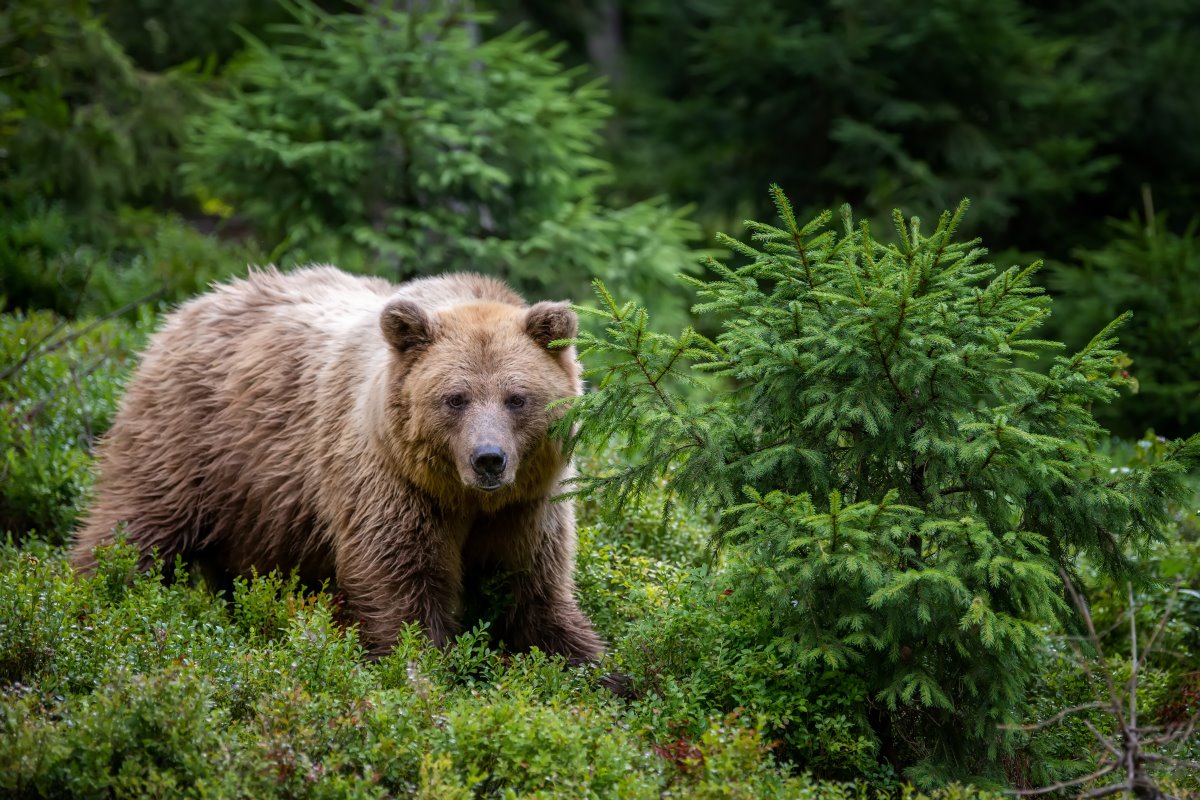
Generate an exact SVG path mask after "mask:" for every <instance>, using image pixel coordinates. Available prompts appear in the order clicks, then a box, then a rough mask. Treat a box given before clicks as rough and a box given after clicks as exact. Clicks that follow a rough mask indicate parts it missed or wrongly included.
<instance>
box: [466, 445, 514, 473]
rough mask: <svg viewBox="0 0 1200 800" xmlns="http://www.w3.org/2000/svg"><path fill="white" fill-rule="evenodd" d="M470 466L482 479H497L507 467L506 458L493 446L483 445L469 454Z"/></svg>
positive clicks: (502, 452) (501, 451)
mask: <svg viewBox="0 0 1200 800" xmlns="http://www.w3.org/2000/svg"><path fill="white" fill-rule="evenodd" d="M471 466H472V467H473V468H474V469H475V472H476V474H478V475H479V476H480V477H482V478H499V477H500V474H501V473H502V472H504V468H505V467H506V466H508V456H506V455H505V454H504V451H503V450H501V449H500V448H499V447H497V446H496V445H494V444H485V445H482V446H480V447H476V448H475V452H474V453H471Z"/></svg>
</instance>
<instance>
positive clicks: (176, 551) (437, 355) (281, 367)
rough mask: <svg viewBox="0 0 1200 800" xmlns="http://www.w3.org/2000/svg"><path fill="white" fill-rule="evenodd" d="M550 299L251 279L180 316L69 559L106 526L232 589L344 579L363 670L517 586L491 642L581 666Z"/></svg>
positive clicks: (558, 355) (474, 288)
mask: <svg viewBox="0 0 1200 800" xmlns="http://www.w3.org/2000/svg"><path fill="white" fill-rule="evenodd" d="M575 330H576V320H575V316H574V314H573V313H572V312H571V311H570V309H569V307H568V306H567V305H566V304H563V303H538V304H536V305H534V306H532V307H527V306H526V305H525V304H524V303H523V301H522V300H521V298H520V297H518V296H517V295H516V294H514V293H513V292H512V291H511V290H510V289H509V288H508V287H506V286H504V285H503V284H501V283H500V282H498V281H495V280H491V279H489V278H484V277H481V276H478V275H451V276H447V277H441V278H428V279H424V280H419V281H414V282H411V283H408V284H405V285H403V286H395V285H392V284H390V283H388V282H386V281H383V280H380V279H366V278H358V277H353V276H350V275H347V274H345V273H342V272H340V271H338V270H336V269H333V268H331V267H314V268H308V269H303V270H298V271H296V272H293V273H291V274H286V275H285V274H280V273H279V272H277V271H275V270H274V269H268V270H265V271H261V272H253V273H251V275H250V276H249V277H248V278H247V279H245V280H238V281H234V282H232V283H230V284H228V285H224V286H221V287H218V288H217V289H216V290H215V291H213V292H211V293H209V294H207V295H204V296H202V297H199V298H197V299H195V300H193V301H191V302H190V303H188V304H186V305H184V306H183V307H182V308H180V309H179V310H178V311H176V312H175V313H173V314H172V315H171V316H170V317H169V318H168V319H167V321H166V324H165V325H164V327H163V328H162V330H161V331H160V332H159V333H158V334H156V335H155V337H154V338H153V339H152V341H151V343H150V346H149V348H148V350H147V351H146V353H145V355H144V357H143V359H142V362H141V365H140V367H139V368H138V370H137V372H136V374H135V375H134V377H133V379H132V381H131V383H130V384H129V388H128V391H127V393H126V396H125V400H124V404H123V406H122V408H121V410H120V413H119V414H118V415H117V419H116V422H115V423H114V425H113V428H112V430H111V431H110V432H109V434H108V435H107V437H106V438H105V439H104V441H103V443H102V445H101V447H100V455H99V474H98V481H97V490H96V501H95V503H94V505H93V506H92V508H91V510H90V512H89V514H88V516H87V519H86V523H85V524H84V526H83V527H82V529H81V530H79V531H78V533H77V535H76V544H75V549H74V563H75V564H76V566H77V567H79V568H81V569H87V568H89V567H91V566H93V565H94V564H95V561H94V557H93V554H92V551H93V548H95V547H96V546H97V545H99V544H103V543H106V542H109V541H111V540H112V538H113V531H114V528H116V527H117V526H118V525H119V524H121V523H124V524H125V526H126V527H125V530H126V532H127V536H128V538H129V540H130V541H131V542H132V543H133V544H135V545H136V546H137V547H138V548H139V549H140V550H141V552H142V554H143V564H144V565H145V564H146V563H148V562H149V560H150V558H151V551H152V550H153V549H154V548H157V550H158V552H159V554H160V555H161V557H162V558H163V559H164V560H165V562H166V563H167V564H171V563H173V561H174V558H175V556H176V555H182V556H183V557H184V559H185V560H188V561H193V562H205V563H208V564H210V565H215V566H216V567H218V568H220V569H222V570H224V571H226V572H227V573H232V574H246V573H248V572H249V571H250V570H251V568H256V569H257V570H258V571H259V572H263V571H266V570H270V569H272V568H274V567H280V568H282V569H284V570H289V569H291V568H292V567H299V569H300V571H301V574H302V575H303V576H304V577H305V578H306V579H308V580H318V581H319V580H323V579H325V578H329V577H332V578H335V579H336V581H337V585H338V587H339V588H340V589H341V590H342V591H344V592H345V595H346V597H347V600H348V604H349V606H350V608H351V609H352V611H353V612H354V613H355V614H356V615H357V616H358V618H359V619H360V620H361V626H360V628H361V636H362V638H363V641H364V643H365V644H366V645H367V646H368V647H369V648H370V649H371V651H372V652H374V653H376V654H379V653H383V652H386V651H387V650H389V649H390V648H391V646H392V644H393V643H394V642H395V639H396V636H397V633H398V632H399V630H400V627H401V626H402V625H403V624H404V623H406V622H411V621H417V622H420V623H421V624H422V625H423V626H424V628H425V630H426V632H427V633H428V634H429V636H430V637H431V638H432V639H433V640H434V641H435V642H436V643H438V644H444V643H445V642H446V641H447V639H448V638H450V637H452V636H453V634H454V633H455V632H456V631H457V630H458V629H459V624H460V619H459V617H460V613H461V610H462V605H463V594H464V589H466V590H467V591H473V589H472V588H471V587H470V586H465V584H466V583H467V582H468V581H469V580H470V579H471V578H472V576H482V575H487V574H489V573H495V572H499V573H500V574H504V575H509V576H511V579H510V580H511V587H510V588H511V596H512V599H513V603H512V606H511V609H510V610H509V611H508V613H507V617H506V619H505V620H504V624H502V625H501V626H500V628H501V630H500V631H499V635H500V636H501V637H502V638H504V639H505V641H507V643H508V644H509V645H511V646H514V647H518V648H525V647H529V646H531V645H536V646H538V647H540V648H541V649H543V650H545V651H548V652H551V653H562V654H564V655H566V656H567V657H568V658H570V659H571V660H573V661H582V660H586V659H592V658H596V657H598V656H599V654H600V653H601V642H600V640H599V638H597V636H596V634H595V633H594V631H593V630H592V626H591V624H590V623H589V622H588V620H587V618H586V617H584V615H583V613H582V612H581V611H580V610H579V607H578V605H577V604H576V602H575V599H574V596H573V592H574V584H573V580H572V570H573V562H574V548H575V522H574V512H573V510H572V506H571V504H570V503H565V502H564V503H551V502H550V497H551V496H552V495H553V494H555V493H556V492H557V491H558V489H559V486H560V483H561V482H562V481H563V480H564V479H565V478H566V477H568V476H569V469H570V468H569V465H568V464H567V462H566V460H565V458H564V457H563V453H562V450H561V447H560V445H559V443H558V442H556V441H554V440H552V439H550V438H549V437H548V436H547V428H548V426H549V425H550V423H551V422H552V421H553V417H554V414H553V413H552V412H551V411H548V410H547V408H546V406H547V404H548V403H550V402H551V401H553V400H556V399H558V398H562V397H568V396H571V395H576V394H578V393H579V391H580V381H579V375H578V368H577V364H576V361H575V353H574V350H573V349H572V348H564V349H555V350H551V349H549V348H548V346H547V345H548V344H549V342H551V341H552V340H554V339H560V338H566V337H570V336H573V335H574V334H575Z"/></svg>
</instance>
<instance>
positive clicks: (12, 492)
mask: <svg viewBox="0 0 1200 800" xmlns="http://www.w3.org/2000/svg"><path fill="white" fill-rule="evenodd" d="M152 320H153V316H152V314H151V313H150V312H149V309H146V310H145V311H144V313H143V315H142V317H141V320H140V321H139V323H138V324H137V325H135V326H130V325H129V324H128V323H125V322H122V321H120V320H109V321H80V322H76V323H71V324H68V323H67V322H66V321H64V320H59V319H57V318H56V317H54V316H53V315H51V314H49V313H46V312H39V313H34V314H30V315H28V316H26V315H21V314H16V315H12V314H5V315H3V316H0V454H2V455H0V458H2V459H3V460H2V461H0V531H11V532H13V533H15V534H16V535H17V536H19V537H24V536H26V535H28V534H29V533H30V532H32V531H36V532H37V533H39V534H41V536H43V537H44V538H46V539H47V540H49V541H52V542H56V543H61V542H64V541H65V540H66V537H67V536H68V534H69V533H70V530H71V527H72V525H73V524H74V521H75V519H76V516H77V514H78V513H79V507H80V504H81V502H82V500H83V497H84V494H85V492H86V491H87V487H88V486H90V485H91V450H92V447H93V445H94V444H95V441H96V438H97V437H98V436H100V435H101V434H103V433H104V431H105V430H106V429H107V428H108V426H109V424H110V422H111V421H112V417H113V415H114V414H115V413H116V410H117V403H118V402H119V398H120V391H121V385H122V378H123V377H124V375H125V372H126V370H127V369H128V367H129V366H130V364H131V363H132V359H133V356H134V352H135V351H136V349H137V348H138V347H139V346H140V345H141V344H142V342H143V340H144V338H145V335H146V332H147V330H148V329H149V327H150V324H151V322H152Z"/></svg>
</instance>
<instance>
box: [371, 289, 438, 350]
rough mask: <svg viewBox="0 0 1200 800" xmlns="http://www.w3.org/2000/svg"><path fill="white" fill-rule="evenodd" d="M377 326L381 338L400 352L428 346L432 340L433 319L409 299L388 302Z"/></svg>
mask: <svg viewBox="0 0 1200 800" xmlns="http://www.w3.org/2000/svg"><path fill="white" fill-rule="evenodd" d="M379 327H380V328H381V329H382V330H383V338H385V339H387V341H388V343H389V344H390V345H391V346H392V347H394V348H396V349H397V350H399V351H400V352H401V353H407V352H409V351H410V350H419V349H421V348H423V347H428V346H429V343H430V342H432V341H433V333H434V328H433V321H432V320H431V319H429V315H427V314H426V313H425V312H424V311H422V310H421V307H420V306H418V305H417V304H416V303H414V302H412V301H411V300H400V299H397V300H393V301H392V302H390V303H388V304H387V306H385V307H384V309H383V314H381V315H380V317H379Z"/></svg>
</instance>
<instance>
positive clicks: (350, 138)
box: [184, 2, 694, 298]
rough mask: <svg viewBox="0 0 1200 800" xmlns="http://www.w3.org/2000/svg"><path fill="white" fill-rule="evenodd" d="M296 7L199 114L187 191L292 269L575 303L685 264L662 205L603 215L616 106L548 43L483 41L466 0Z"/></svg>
mask: <svg viewBox="0 0 1200 800" xmlns="http://www.w3.org/2000/svg"><path fill="white" fill-rule="evenodd" d="M355 5H356V10H357V11H358V12H360V13H343V14H330V13H326V12H324V11H322V10H320V9H319V8H317V7H316V6H315V5H313V4H310V3H307V2H300V3H297V4H296V5H295V6H294V7H293V11H294V16H295V20H294V22H292V23H290V24H288V25H286V26H279V27H277V28H275V29H273V34H274V35H275V36H277V37H280V38H286V39H287V41H288V44H287V46H286V47H283V46H281V47H277V48H268V47H267V46H265V45H264V44H262V43H261V42H256V41H253V40H252V41H250V42H249V46H248V51H247V53H246V54H245V55H244V56H243V57H241V58H239V59H238V60H237V61H236V63H235V64H234V65H233V66H232V67H231V68H230V70H229V71H228V72H227V73H226V75H225V77H226V79H227V81H228V88H229V90H228V92H227V93H226V94H225V95H224V96H222V97H220V98H217V99H214V100H213V101H212V102H211V104H210V108H209V111H208V113H207V114H205V115H203V116H201V117H199V118H198V119H197V120H196V121H195V125H194V129H193V132H192V135H191V137H190V147H189V149H188V154H187V163H186V164H185V165H184V171H185V173H186V175H187V177H188V182H189V185H190V186H191V187H192V189H193V190H194V191H195V192H197V193H199V194H202V195H204V196H208V197H212V198H216V199H218V200H220V201H222V202H225V203H227V204H229V205H230V206H231V207H232V208H234V209H235V210H236V211H237V213H238V214H240V215H242V216H244V217H245V218H247V219H248V220H250V221H251V222H252V223H253V224H254V225H255V226H256V227H257V229H258V230H259V231H260V232H261V234H262V236H263V238H264V240H265V241H267V242H269V243H270V244H271V246H272V247H273V248H274V252H273V254H272V258H274V259H280V260H282V261H283V262H285V263H294V262H297V261H310V260H317V261H331V262H334V263H339V264H341V265H342V266H346V267H351V268H357V269H367V268H369V269H372V270H377V271H380V270H381V271H386V272H387V273H388V274H389V276H390V277H411V276H414V275H420V274H428V273H437V272H442V271H445V270H453V269H472V270H477V271H482V272H488V273H492V274H497V275H500V276H502V277H505V278H507V279H508V280H510V281H511V282H513V283H514V285H515V286H517V288H518V289H520V290H523V291H525V292H528V293H530V294H533V295H536V296H539V297H542V296H549V295H554V296H566V295H569V294H571V293H572V292H573V291H575V290H576V289H577V287H578V286H579V285H580V283H581V281H584V280H586V279H587V278H588V277H592V276H595V277H603V278H605V279H606V280H613V281H617V282H620V283H621V285H624V286H628V287H629V289H630V290H631V291H634V292H637V293H639V294H640V295H641V296H643V297H647V298H649V297H651V296H653V295H654V294H655V293H656V292H661V290H662V288H663V286H664V285H665V280H666V278H667V276H670V275H672V274H673V273H675V272H678V271H683V270H687V269H689V268H690V266H691V261H692V256H691V255H690V253H689V251H688V249H687V247H686V246H685V243H686V241H687V240H689V239H691V238H693V237H694V227H693V226H692V225H691V224H690V223H688V222H686V221H685V220H684V218H683V217H682V216H681V215H680V214H679V213H678V212H676V211H674V210H672V209H670V208H668V207H666V206H665V205H663V204H661V203H657V202H647V203H639V204H636V205H633V206H628V207H624V208H610V207H608V206H606V205H604V204H603V203H602V202H601V201H600V200H599V198H598V190H599V189H600V187H602V185H603V184H604V183H606V182H607V180H608V173H609V169H608V166H607V165H606V164H605V163H604V162H603V161H601V160H600V159H598V158H597V157H596V156H595V155H594V154H593V151H594V149H595V147H596V145H597V144H598V141H599V136H600V131H601V127H602V126H603V124H604V119H605V117H606V116H607V115H608V113H609V109H608V106H607V105H606V104H605V102H604V100H603V94H602V92H601V91H600V89H599V88H597V87H596V86H595V85H594V84H580V83H579V82H578V80H577V77H576V76H575V75H574V74H572V73H569V72H565V71H564V70H563V69H562V68H561V67H560V66H559V65H558V64H557V63H556V62H555V60H554V54H555V52H556V51H554V50H550V51H545V50H544V49H543V46H542V45H541V42H540V39H538V38H536V37H529V36H525V35H522V34H520V33H519V32H517V33H510V34H506V35H503V36H499V37H497V38H493V39H489V40H486V41H483V42H475V41H473V38H474V37H475V36H476V35H477V31H478V24H477V23H478V22H479V19H478V18H477V17H476V16H475V15H472V14H467V13H464V12H463V10H462V8H461V7H460V6H459V5H458V4H454V3H447V2H432V3H422V4H421V6H420V8H419V9H414V10H412V11H411V12H408V11H405V10H402V9H403V8H412V6H411V4H409V5H408V6H404V4H401V3H396V2H388V3H365V2H364V3H357V4H355Z"/></svg>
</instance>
